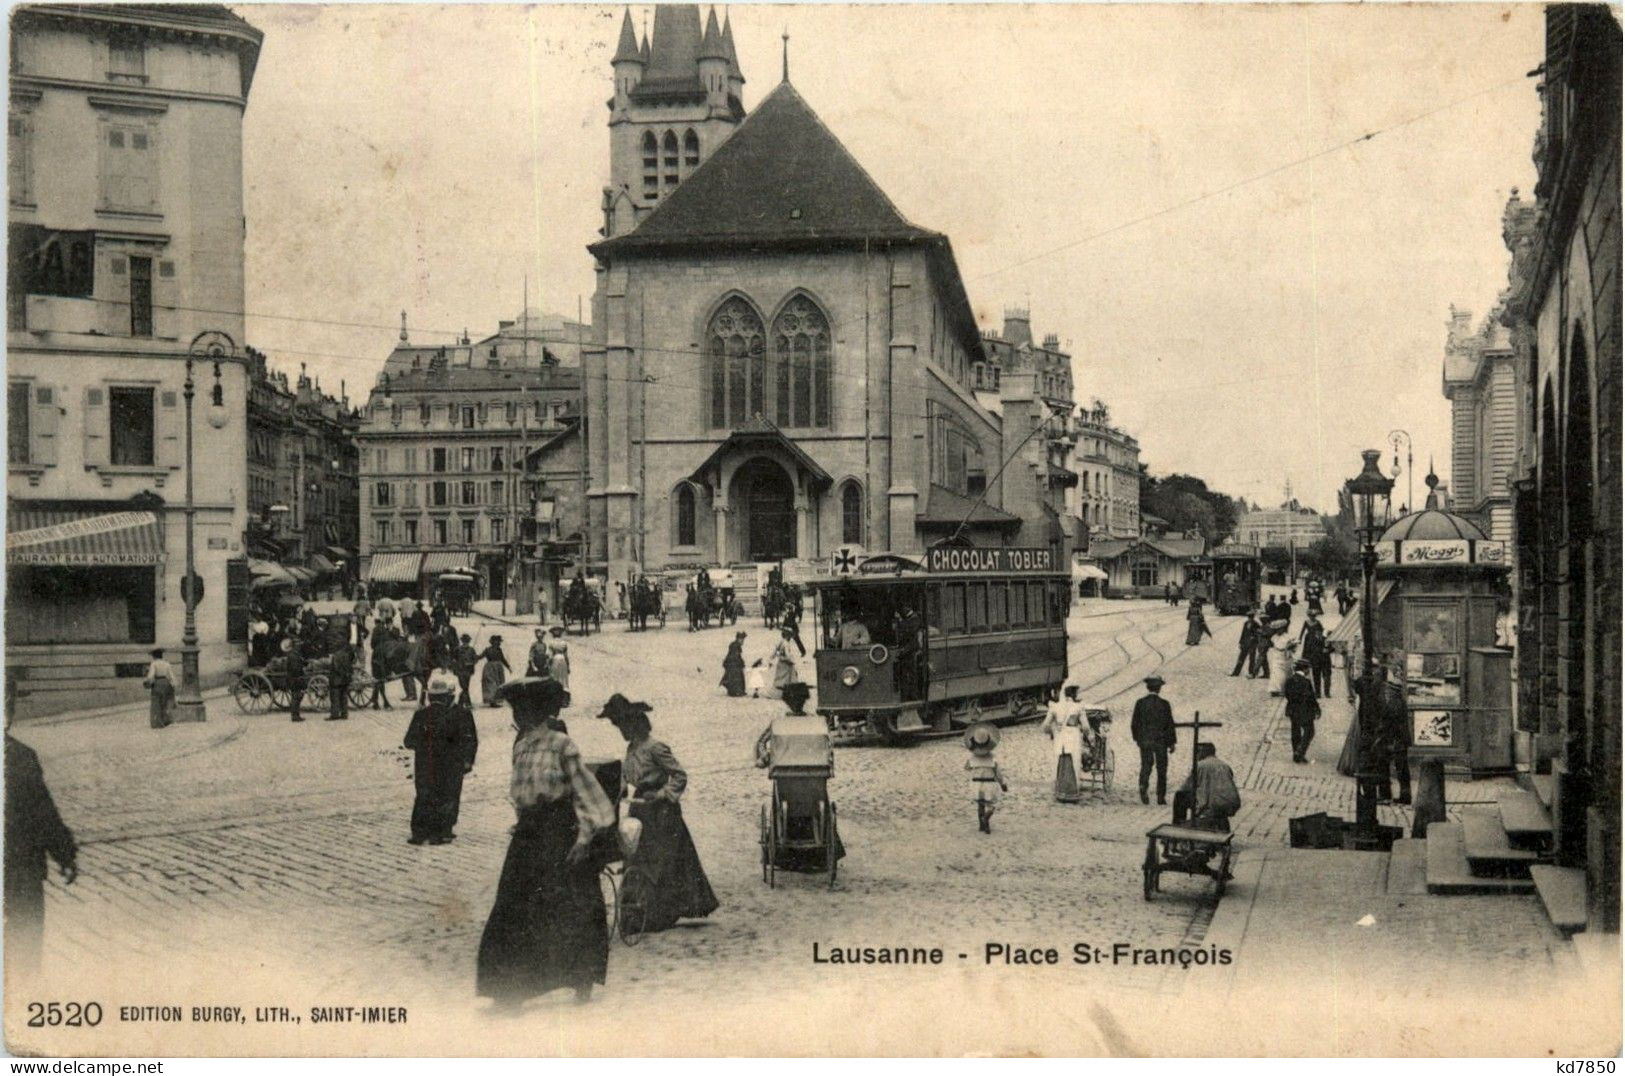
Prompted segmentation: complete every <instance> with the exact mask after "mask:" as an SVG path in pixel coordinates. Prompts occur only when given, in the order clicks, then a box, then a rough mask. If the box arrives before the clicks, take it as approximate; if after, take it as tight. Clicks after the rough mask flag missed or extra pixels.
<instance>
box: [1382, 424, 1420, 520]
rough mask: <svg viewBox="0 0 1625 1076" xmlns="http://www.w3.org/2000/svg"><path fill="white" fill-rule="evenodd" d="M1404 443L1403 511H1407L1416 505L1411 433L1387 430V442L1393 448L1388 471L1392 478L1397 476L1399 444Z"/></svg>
mask: <svg viewBox="0 0 1625 1076" xmlns="http://www.w3.org/2000/svg"><path fill="white" fill-rule="evenodd" d="M1401 441H1403V442H1404V443H1405V511H1407V512H1409V511H1410V510H1411V509H1413V508H1414V507H1416V471H1415V470H1414V469H1413V468H1412V466H1411V435H1410V433H1409V431H1407V430H1390V431H1388V444H1389V445H1391V446H1392V447H1393V450H1394V463H1393V467H1392V469H1391V470H1390V471H1389V472H1388V474H1389V476H1390V477H1392V478H1398V477H1399V445H1400V442H1401Z"/></svg>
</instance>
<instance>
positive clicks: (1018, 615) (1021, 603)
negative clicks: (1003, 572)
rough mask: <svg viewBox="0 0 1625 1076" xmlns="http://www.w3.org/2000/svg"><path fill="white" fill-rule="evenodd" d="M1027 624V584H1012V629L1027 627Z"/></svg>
mask: <svg viewBox="0 0 1625 1076" xmlns="http://www.w3.org/2000/svg"><path fill="white" fill-rule="evenodd" d="M1026 624H1027V584H1026V583H1011V584H1010V626H1011V627H1012V628H1020V627H1025V626H1026Z"/></svg>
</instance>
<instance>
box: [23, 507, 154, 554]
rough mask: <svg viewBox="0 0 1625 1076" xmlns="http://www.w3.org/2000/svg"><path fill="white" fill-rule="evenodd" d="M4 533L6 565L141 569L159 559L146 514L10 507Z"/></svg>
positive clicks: (149, 515) (150, 515) (151, 516)
mask: <svg viewBox="0 0 1625 1076" xmlns="http://www.w3.org/2000/svg"><path fill="white" fill-rule="evenodd" d="M6 528H7V529H6V563H7V564H18V565H29V564H33V565H43V566H47V567H49V566H59V567H71V566H81V565H84V566H103V565H119V566H135V567H140V566H143V565H151V564H158V563H160V562H161V561H162V560H163V559H164V545H163V535H162V533H161V532H160V531H159V528H158V517H157V516H156V515H154V514H153V513H151V512H97V511H67V510H64V511H55V510H51V509H43V508H18V507H12V508H11V509H10V510H9V512H8V513H7V518H6Z"/></svg>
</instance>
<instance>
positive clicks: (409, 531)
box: [401, 519, 418, 545]
mask: <svg viewBox="0 0 1625 1076" xmlns="http://www.w3.org/2000/svg"><path fill="white" fill-rule="evenodd" d="M401 526H403V527H404V528H405V529H406V544H407V545H417V544H418V521H417V520H415V519H408V520H406V521H405V522H404V523H402V524H401Z"/></svg>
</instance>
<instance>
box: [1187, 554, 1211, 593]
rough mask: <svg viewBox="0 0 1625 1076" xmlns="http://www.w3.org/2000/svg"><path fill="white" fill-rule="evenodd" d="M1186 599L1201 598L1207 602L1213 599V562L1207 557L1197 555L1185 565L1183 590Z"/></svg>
mask: <svg viewBox="0 0 1625 1076" xmlns="http://www.w3.org/2000/svg"><path fill="white" fill-rule="evenodd" d="M1181 593H1182V594H1184V595H1185V600H1186V601H1192V600H1194V599H1196V598H1201V599H1202V600H1203V601H1205V602H1210V601H1212V600H1213V562H1212V561H1211V560H1208V559H1207V558H1206V557H1196V558H1194V559H1193V560H1192V561H1191V562H1190V563H1189V564H1187V565H1185V586H1184V588H1183V589H1182V590H1181Z"/></svg>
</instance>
